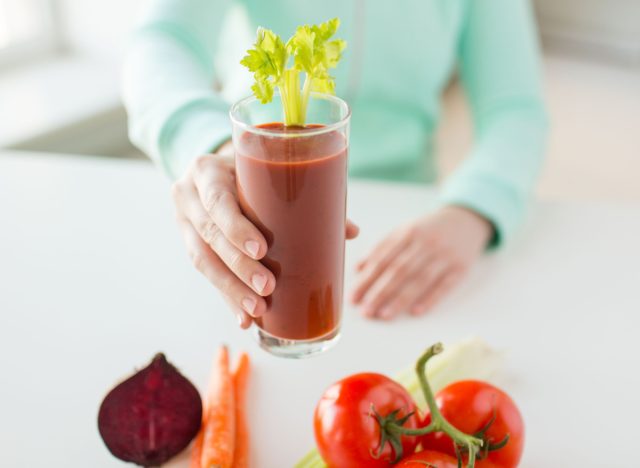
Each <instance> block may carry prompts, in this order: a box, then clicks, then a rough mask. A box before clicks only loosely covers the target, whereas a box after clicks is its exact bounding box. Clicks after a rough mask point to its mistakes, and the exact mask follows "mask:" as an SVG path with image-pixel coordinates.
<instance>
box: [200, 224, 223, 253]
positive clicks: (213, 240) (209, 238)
mask: <svg viewBox="0 0 640 468" xmlns="http://www.w3.org/2000/svg"><path fill="white" fill-rule="evenodd" d="M201 232H202V239H203V240H204V241H205V242H206V243H207V244H209V245H210V246H212V247H213V246H214V245H216V244H217V242H218V240H219V236H220V228H219V227H218V225H217V224H216V223H214V222H213V220H211V219H207V220H206V221H204V222H203V223H202V226H201Z"/></svg>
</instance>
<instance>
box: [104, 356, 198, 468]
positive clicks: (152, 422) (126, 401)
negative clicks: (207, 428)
mask: <svg viewBox="0 0 640 468" xmlns="http://www.w3.org/2000/svg"><path fill="white" fill-rule="evenodd" d="M201 422H202V401H201V399H200V395H199V393H198V390H196V388H195V387H194V386H193V384H192V383H191V382H189V380H187V379H186V378H185V377H184V376H183V375H182V374H180V372H178V370H177V369H176V368H175V367H173V366H172V365H171V364H170V363H169V362H168V361H167V359H166V358H165V357H164V354H162V353H159V354H157V355H156V356H155V357H154V358H153V361H151V364H149V365H148V366H147V367H145V368H144V369H142V370H141V371H139V372H137V373H135V374H134V375H132V376H131V377H129V378H128V379H127V380H125V381H124V382H122V383H121V384H119V385H118V386H116V387H115V388H113V389H112V390H111V391H110V392H109V394H108V395H107V396H106V397H105V399H104V401H103V402H102V405H101V406H100V412H99V413H98V430H99V431H100V435H101V436H102V440H103V441H104V443H105V444H106V446H107V448H108V449H109V451H110V452H111V453H112V454H113V455H114V456H116V457H118V458H119V459H121V460H124V461H128V462H133V463H136V464H138V465H141V466H158V465H161V464H162V463H164V462H166V461H167V460H169V459H170V458H171V457H173V456H174V455H177V454H178V453H180V452H181V451H182V450H183V449H184V448H185V447H186V446H187V445H189V443H190V442H191V440H192V439H193V438H194V437H195V436H196V434H197V433H198V430H199V429H200V424H201Z"/></svg>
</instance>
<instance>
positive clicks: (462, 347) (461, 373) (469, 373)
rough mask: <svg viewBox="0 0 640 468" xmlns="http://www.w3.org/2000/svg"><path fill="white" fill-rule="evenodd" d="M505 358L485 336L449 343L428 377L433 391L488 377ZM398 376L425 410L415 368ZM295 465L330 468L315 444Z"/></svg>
mask: <svg viewBox="0 0 640 468" xmlns="http://www.w3.org/2000/svg"><path fill="white" fill-rule="evenodd" d="M503 360H504V356H503V354H502V353H501V352H498V351H496V350H494V349H492V348H491V347H490V346H489V345H488V344H487V343H486V342H485V341H484V340H482V339H480V338H470V339H468V340H464V341H461V342H459V343H456V344H453V345H449V346H445V349H444V351H443V352H442V354H439V355H437V356H434V357H433V358H432V359H431V360H430V361H429V363H428V364H427V378H428V380H429V383H430V384H431V387H432V389H433V391H434V392H438V391H439V390H441V389H443V388H444V387H446V386H447V385H449V384H450V383H453V382H457V381H459V380H468V379H475V380H487V379H489V378H491V377H492V376H493V375H495V374H496V373H497V372H498V371H499V369H500V367H502V363H503ZM395 380H396V381H397V382H398V383H399V384H401V385H402V386H403V387H405V388H406V389H407V391H408V392H409V393H410V394H411V396H412V397H413V399H414V401H415V402H416V404H417V405H418V408H420V410H421V411H424V410H425V408H426V402H425V400H424V396H423V395H422V390H421V389H420V382H419V381H418V378H417V376H416V372H415V369H414V368H413V367H408V368H406V369H404V370H403V371H401V372H399V373H398V374H397V375H396V376H395ZM294 468H326V465H325V463H324V461H323V460H322V457H320V454H319V453H318V451H317V449H315V448H314V449H312V450H311V451H309V452H308V453H307V454H306V455H305V456H304V457H303V458H302V459H301V460H300V461H299V462H298V463H296V464H295V465H294Z"/></svg>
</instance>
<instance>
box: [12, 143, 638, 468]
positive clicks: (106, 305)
mask: <svg viewBox="0 0 640 468" xmlns="http://www.w3.org/2000/svg"><path fill="white" fill-rule="evenodd" d="M349 196H350V200H349V204H350V216H351V217H352V218H353V219H355V220H357V221H358V222H359V223H360V225H361V226H362V232H363V234H362V236H361V238H360V239H359V240H356V241H354V242H351V243H350V244H349V248H348V260H347V269H348V272H351V267H352V265H353V263H354V259H355V258H356V257H357V256H359V255H360V254H362V253H363V252H364V251H365V249H366V248H367V247H368V246H370V245H371V244H372V242H373V241H374V240H376V239H379V238H380V236H382V235H383V234H384V233H385V232H386V231H387V230H389V229H390V228H391V227H392V226H394V225H396V224H397V223H399V222H402V221H404V220H408V219H411V218H412V217H415V216H417V215H419V214H420V213H422V212H423V211H424V209H425V206H426V205H427V203H428V201H429V200H430V199H431V196H432V195H431V192H430V191H428V190H426V189H423V188H419V187H411V186H397V185H374V184H364V183H357V182H353V183H351V185H350V195H349ZM0 213H1V214H2V227H1V228H0V290H1V293H0V369H1V370H2V373H1V374H0V375H1V377H0V381H1V384H0V447H1V449H2V465H3V466H7V467H11V468H26V467H29V468H31V467H34V466H47V467H64V468H75V467H78V468H86V467H92V468H96V467H97V468H100V467H116V466H121V464H120V463H119V462H118V461H117V460H115V459H114V458H112V457H111V456H110V455H109V454H108V452H107V450H106V449H105V447H104V446H103V445H102V442H101V440H100V438H99V436H98V432H97V429H96V413H97V409H98V405H99V404H100V401H101V399H102V397H103V395H104V394H105V392H106V391H107V390H108V389H109V388H110V387H111V386H112V385H113V384H114V383H115V382H116V381H117V380H118V379H120V378H122V377H124V376H126V375H127V374H128V373H130V372H131V371H132V370H133V368H134V367H140V366H143V365H145V364H146V362H147V361H148V360H149V359H151V357H152V356H153V355H154V353H156V352H157V351H160V350H162V351H164V352H165V353H166V354H167V356H168V357H169V359H170V360H171V361H172V362H173V363H174V364H175V365H177V366H178V367H179V368H180V369H181V370H182V371H183V372H184V374H185V375H187V376H188V377H189V378H191V379H192V380H193V381H194V383H196V385H197V386H198V387H199V388H200V389H203V387H204V386H205V385H206V382H207V377H208V372H209V366H210V360H211V357H212V355H213V352H214V350H215V349H216V348H217V346H218V345H219V344H220V343H223V342H224V343H228V344H230V345H231V348H232V350H233V352H234V353H237V352H238V351H239V350H241V349H247V350H249V351H250V353H251V356H252V358H253V361H254V363H255V372H254V374H253V382H252V386H251V391H250V404H249V409H250V414H252V415H253V419H252V421H251V424H252V429H253V430H252V437H253V445H252V449H253V459H254V461H255V466H257V467H258V468H283V467H288V466H291V465H292V463H293V462H294V461H295V460H297V459H298V457H299V456H301V455H302V454H304V453H305V452H306V451H307V450H308V449H309V448H310V447H311V446H312V443H313V437H312V429H311V415H312V410H313V407H314V404H315V401H316V400H317V398H318V397H319V395H320V393H321V392H322V390H323V389H324V388H325V387H326V386H327V385H329V384H330V383H331V382H333V381H334V380H336V379H337V378H339V377H341V376H344V375H346V374H349V373H352V372H355V371H364V370H373V371H380V372H386V373H390V374H393V373H394V372H395V371H396V370H398V369H399V368H401V367H404V366H405V365H406V364H408V363H410V362H412V361H413V359H414V357H415V356H416V355H417V354H418V353H419V352H420V351H421V350H422V349H423V348H424V347H425V346H426V345H429V344H431V343H433V342H434V341H437V340H444V341H445V343H446V342H447V341H453V340H458V339H460V338H463V337H467V336H469V335H480V336H482V337H484V338H485V339H486V340H488V341H489V342H490V343H491V344H492V345H494V346H496V347H498V348H504V349H505V350H507V351H508V364H507V369H506V371H505V374H504V378H503V379H502V384H503V385H504V386H505V388H506V389H507V390H508V391H509V393H511V395H512V396H513V398H514V399H515V400H516V401H517V402H518V404H519V405H520V407H521V409H522V411H523V413H524V417H525V421H526V426H527V442H526V449H525V457H524V462H523V464H522V466H523V467H529V468H539V467H554V468H555V467H570V466H571V467H573V466H580V467H582V468H587V467H603V466H606V467H622V466H629V460H633V459H634V458H632V457H634V456H635V452H636V450H635V445H636V444H635V442H636V436H637V420H638V416H639V411H638V405H637V401H636V400H637V395H638V394H639V393H640V378H639V377H638V372H637V369H638V368H639V364H640V362H639V360H640V358H639V356H640V344H639V342H638V339H637V333H638V325H639V324H640V321H639V319H638V312H639V311H640V299H639V297H640V296H639V294H638V284H639V280H640V263H639V262H638V259H639V258H640V255H639V254H640V247H639V246H638V239H640V205H639V204H629V205H626V206H623V205H616V204H588V205H587V204H556V203H544V204H541V205H539V206H538V207H537V209H536V210H535V213H534V214H533V216H532V219H531V222H530V223H529V228H528V229H527V231H526V234H524V235H522V236H521V238H520V239H518V241H517V242H516V243H514V244H513V245H512V247H511V248H509V249H507V250H506V251H504V252H501V253H500V254H497V255H491V256H489V257H487V258H486V259H484V260H483V261H482V262H481V264H479V265H478V267H477V268H476V269H475V270H474V271H473V272H472V274H471V276H470V277H469V278H468V279H467V280H466V282H465V283H464V284H463V285H462V287H460V288H459V289H458V290H457V291H456V292H455V293H454V294H453V295H452V296H451V297H450V298H448V299H447V300H446V301H445V302H444V303H443V304H442V305H441V306H440V307H439V308H438V309H437V310H435V311H433V313H431V314H429V315H427V316H425V317H422V318H420V319H409V318H402V319H400V320H397V321H395V322H392V323H378V322H371V321H366V320H364V319H361V318H360V317H359V316H358V315H357V314H356V313H354V311H353V310H352V309H351V308H349V307H347V309H346V311H345V320H344V328H343V337H342V341H341V342H340V343H339V344H338V345H337V347H336V348H335V349H333V350H332V351H330V352H329V353H327V354H326V355H323V356H321V357H318V358H315V359H312V360H306V361H289V360H282V359H278V358H274V357H272V356H269V355H267V354H266V353H264V352H262V351H261V350H259V349H257V347H256V345H255V344H254V343H253V341H252V338H251V337H250V335H249V334H248V333H243V332H242V331H240V330H239V329H238V328H237V327H236V322H235V319H234V317H232V316H231V314H230V313H228V312H227V310H226V307H225V306H224V304H223V303H222V301H221V299H220V297H219V296H218V294H217V293H216V292H215V291H214V290H213V289H212V288H211V287H210V286H209V285H208V284H207V283H206V282H205V281H204V280H203V279H202V278H200V276H199V275H198V274H197V273H196V272H195V271H193V269H192V268H191V266H190V264H189V262H188V260H187V256H186V254H185V252H184V251H183V247H182V245H181V240H180V238H179V235H178V232H177V229H176V227H175V226H174V221H173V215H172V208H171V205H170V200H169V195H168V183H167V182H166V181H165V180H163V178H162V176H160V175H159V174H158V173H157V172H156V171H155V170H154V169H152V168H151V166H150V165H147V164H146V163H143V162H122V161H121V162H115V161H107V160H93V159H90V158H58V157H54V156H40V157H37V156H30V155H24V154H14V155H10V154H5V155H0ZM348 276H349V277H350V276H351V275H348Z"/></svg>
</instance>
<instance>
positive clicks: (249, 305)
mask: <svg viewBox="0 0 640 468" xmlns="http://www.w3.org/2000/svg"><path fill="white" fill-rule="evenodd" d="M257 304H258V303H257V302H256V300H255V299H254V298H253V297H245V298H244V299H242V308H243V309H244V310H245V312H246V313H247V314H249V315H253V312H254V311H255V310H256V305H257Z"/></svg>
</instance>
